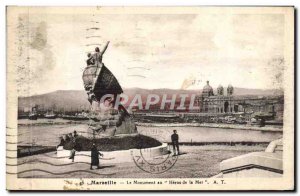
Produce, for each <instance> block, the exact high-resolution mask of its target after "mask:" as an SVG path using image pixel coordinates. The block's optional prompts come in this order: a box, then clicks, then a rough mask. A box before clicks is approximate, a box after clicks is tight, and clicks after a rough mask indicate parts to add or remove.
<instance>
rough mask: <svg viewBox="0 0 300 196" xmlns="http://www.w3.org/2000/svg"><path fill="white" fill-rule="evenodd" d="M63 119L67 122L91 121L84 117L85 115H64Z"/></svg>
mask: <svg viewBox="0 0 300 196" xmlns="http://www.w3.org/2000/svg"><path fill="white" fill-rule="evenodd" d="M62 118H63V119H65V120H76V121H80V120H89V118H88V116H83V115H80V114H79V115H62Z"/></svg>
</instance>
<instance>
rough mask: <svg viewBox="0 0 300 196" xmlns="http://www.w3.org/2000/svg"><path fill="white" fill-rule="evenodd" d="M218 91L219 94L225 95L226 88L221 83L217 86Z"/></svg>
mask: <svg viewBox="0 0 300 196" xmlns="http://www.w3.org/2000/svg"><path fill="white" fill-rule="evenodd" d="M217 93H218V95H224V88H223V86H222V85H221V84H220V85H219V86H218V88H217Z"/></svg>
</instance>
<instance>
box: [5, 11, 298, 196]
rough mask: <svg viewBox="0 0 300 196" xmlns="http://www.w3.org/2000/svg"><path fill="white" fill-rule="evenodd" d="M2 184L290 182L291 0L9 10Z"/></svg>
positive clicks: (107, 186) (181, 186)
mask: <svg viewBox="0 0 300 196" xmlns="http://www.w3.org/2000/svg"><path fill="white" fill-rule="evenodd" d="M6 21H7V130H6V145H7V150H6V151H7V153H6V176H7V177H6V178H7V189H8V190H67V191H68V190H98V191H101V190H111V191H116V190H150V191H157V190H168V191H176V190H197V191H201V190H214V191H221V190H294V189H295V185H294V180H295V179H294V172H295V165H294V152H295V151H294V141H295V140H294V7H22V6H8V7H7V18H6Z"/></svg>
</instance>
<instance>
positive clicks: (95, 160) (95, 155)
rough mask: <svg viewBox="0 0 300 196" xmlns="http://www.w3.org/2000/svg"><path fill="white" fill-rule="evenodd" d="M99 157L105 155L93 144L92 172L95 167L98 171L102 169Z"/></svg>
mask: <svg viewBox="0 0 300 196" xmlns="http://www.w3.org/2000/svg"><path fill="white" fill-rule="evenodd" d="M99 155H100V156H103V154H101V153H100V152H99V151H98V150H97V147H96V145H95V143H93V147H92V149H91V168H90V169H91V170H92V169H93V166H97V169H100V163H99Z"/></svg>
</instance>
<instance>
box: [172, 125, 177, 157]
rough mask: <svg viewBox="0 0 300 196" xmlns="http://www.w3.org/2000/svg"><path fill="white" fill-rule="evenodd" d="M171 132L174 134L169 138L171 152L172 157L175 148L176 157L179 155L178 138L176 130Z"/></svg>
mask: <svg viewBox="0 0 300 196" xmlns="http://www.w3.org/2000/svg"><path fill="white" fill-rule="evenodd" d="M173 132H174V133H173V134H172V136H171V140H172V145H173V152H174V155H176V150H175V146H176V148H177V155H179V145H178V140H179V136H178V134H177V131H176V130H173Z"/></svg>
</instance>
